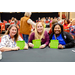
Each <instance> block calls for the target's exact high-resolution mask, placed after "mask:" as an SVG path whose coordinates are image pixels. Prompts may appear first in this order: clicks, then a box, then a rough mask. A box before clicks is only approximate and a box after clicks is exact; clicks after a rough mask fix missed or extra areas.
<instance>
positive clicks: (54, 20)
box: [49, 19, 58, 34]
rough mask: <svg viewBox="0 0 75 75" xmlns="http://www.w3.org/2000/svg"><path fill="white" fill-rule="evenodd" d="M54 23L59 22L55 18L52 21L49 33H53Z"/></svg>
mask: <svg viewBox="0 0 75 75" xmlns="http://www.w3.org/2000/svg"><path fill="white" fill-rule="evenodd" d="M54 23H58V21H57V19H53V20H52V23H50V30H49V34H51V33H52V26H53V24H54Z"/></svg>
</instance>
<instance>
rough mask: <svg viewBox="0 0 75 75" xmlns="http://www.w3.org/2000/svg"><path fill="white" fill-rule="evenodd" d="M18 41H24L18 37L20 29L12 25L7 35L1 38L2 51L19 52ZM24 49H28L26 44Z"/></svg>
mask: <svg viewBox="0 0 75 75" xmlns="http://www.w3.org/2000/svg"><path fill="white" fill-rule="evenodd" d="M16 41H22V38H21V37H20V36H19V35H18V29H17V26H16V25H10V26H9V28H8V30H7V31H6V33H5V35H4V36H3V37H2V38H1V43H0V51H12V50H18V49H19V47H17V46H16ZM24 49H28V46H27V44H26V43H25V47H24Z"/></svg>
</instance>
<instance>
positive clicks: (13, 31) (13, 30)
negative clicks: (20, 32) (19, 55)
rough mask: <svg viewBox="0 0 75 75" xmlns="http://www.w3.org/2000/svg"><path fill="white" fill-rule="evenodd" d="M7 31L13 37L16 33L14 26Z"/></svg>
mask: <svg viewBox="0 0 75 75" xmlns="http://www.w3.org/2000/svg"><path fill="white" fill-rule="evenodd" d="M9 31H10V33H9V34H10V36H11V37H14V36H15V35H16V33H17V28H16V27H15V26H13V27H12V28H11V29H10V30H9Z"/></svg>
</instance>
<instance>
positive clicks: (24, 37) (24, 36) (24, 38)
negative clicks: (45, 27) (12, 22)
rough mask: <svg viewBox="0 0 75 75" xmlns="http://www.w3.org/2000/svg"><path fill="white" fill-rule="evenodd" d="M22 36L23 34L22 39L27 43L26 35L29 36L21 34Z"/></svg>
mask: <svg viewBox="0 0 75 75" xmlns="http://www.w3.org/2000/svg"><path fill="white" fill-rule="evenodd" d="M22 36H23V40H24V41H25V42H26V43H28V37H29V35H25V34H22Z"/></svg>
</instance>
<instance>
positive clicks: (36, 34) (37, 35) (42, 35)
mask: <svg viewBox="0 0 75 75" xmlns="http://www.w3.org/2000/svg"><path fill="white" fill-rule="evenodd" d="M39 23H41V24H42V26H43V32H42V34H41V35H40V34H39V33H38V31H37V25H38V24H39ZM44 32H45V28H44V23H43V22H37V24H36V26H35V39H40V40H41V39H42V38H43V39H45V37H44Z"/></svg>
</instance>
